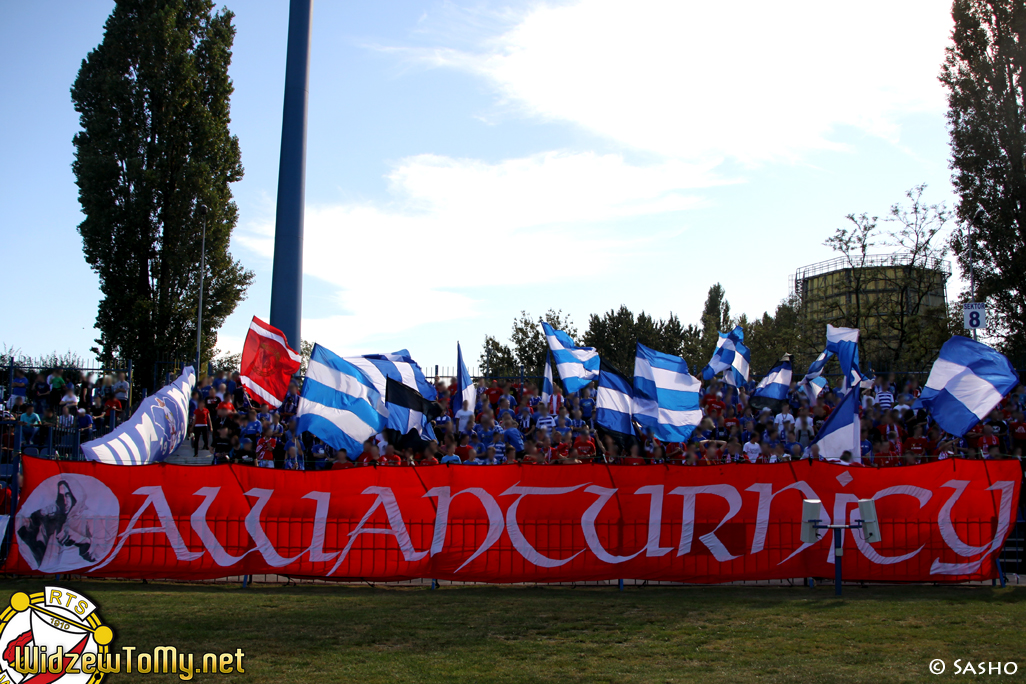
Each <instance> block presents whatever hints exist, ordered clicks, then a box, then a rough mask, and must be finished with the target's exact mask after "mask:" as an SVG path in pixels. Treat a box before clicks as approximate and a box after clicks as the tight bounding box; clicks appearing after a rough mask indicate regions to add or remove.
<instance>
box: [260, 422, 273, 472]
mask: <svg viewBox="0 0 1026 684" xmlns="http://www.w3.org/2000/svg"><path fill="white" fill-rule="evenodd" d="M277 446H278V439H277V438H276V437H275V436H274V434H273V433H272V432H271V428H270V427H265V428H264V436H263V437H261V438H260V441H258V442H257V446H256V453H257V466H258V467H260V468H274V450H275V448H276V447H277Z"/></svg>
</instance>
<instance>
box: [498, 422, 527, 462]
mask: <svg viewBox="0 0 1026 684" xmlns="http://www.w3.org/2000/svg"><path fill="white" fill-rule="evenodd" d="M503 427H504V428H505V429H504V430H503V432H502V435H503V437H505V438H506V444H509V445H510V446H511V447H513V449H515V450H516V452H517V458H520V457H521V456H523V453H524V436H523V435H522V434H520V430H519V429H518V428H517V426H516V423H515V422H513V419H512V418H506V420H505V422H503Z"/></svg>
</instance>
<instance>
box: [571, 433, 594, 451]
mask: <svg viewBox="0 0 1026 684" xmlns="http://www.w3.org/2000/svg"><path fill="white" fill-rule="evenodd" d="M588 433H589V430H588V428H587V426H585V427H583V428H581V432H580V434H578V435H577V437H576V439H574V444H573V448H574V449H577V453H578V454H580V456H582V457H584V458H591V457H592V456H594V455H595V442H593V441H592V439H591V437H590V436H589V434H588Z"/></svg>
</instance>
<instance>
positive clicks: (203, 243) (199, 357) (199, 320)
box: [196, 204, 207, 378]
mask: <svg viewBox="0 0 1026 684" xmlns="http://www.w3.org/2000/svg"><path fill="white" fill-rule="evenodd" d="M196 213H198V214H199V216H200V222H201V223H202V224H203V234H202V235H203V237H201V238H200V273H199V276H200V277H199V306H197V307H196V377H197V378H199V372H200V363H202V362H203V276H204V275H206V272H207V208H206V207H205V206H204V205H202V204H201V205H199V206H198V207H196Z"/></svg>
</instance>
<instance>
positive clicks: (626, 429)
mask: <svg viewBox="0 0 1026 684" xmlns="http://www.w3.org/2000/svg"><path fill="white" fill-rule="evenodd" d="M633 404H634V388H633V386H632V383H631V381H630V380H629V379H628V378H627V376H626V375H624V374H623V373H621V372H620V371H618V370H617V369H616V368H614V367H613V366H612V365H611V364H608V363H606V362H605V361H603V362H602V363H601V372H600V373H599V376H598V392H596V394H595V424H596V425H598V426H599V427H601V428H604V429H606V430H610V431H611V432H618V433H621V434H625V435H633V434H634V422H633V421H632V420H631V416H632V412H633Z"/></svg>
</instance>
